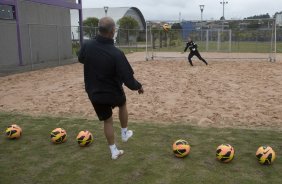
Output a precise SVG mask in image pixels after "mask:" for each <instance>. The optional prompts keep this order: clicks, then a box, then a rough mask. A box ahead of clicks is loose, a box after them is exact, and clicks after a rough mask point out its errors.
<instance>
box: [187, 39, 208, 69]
mask: <svg viewBox="0 0 282 184" xmlns="http://www.w3.org/2000/svg"><path fill="white" fill-rule="evenodd" d="M188 48H189V50H190V54H189V55H188V61H189V63H190V65H191V66H193V63H192V57H193V56H197V57H198V58H199V60H201V61H203V62H204V63H205V64H206V65H208V63H207V61H206V60H205V59H204V58H202V56H201V55H200V53H199V51H198V49H197V48H198V46H197V44H196V43H195V42H193V41H192V40H191V41H189V42H187V43H186V47H185V49H184V52H186V51H187V49H188Z"/></svg>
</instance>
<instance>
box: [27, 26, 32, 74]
mask: <svg viewBox="0 0 282 184" xmlns="http://www.w3.org/2000/svg"><path fill="white" fill-rule="evenodd" d="M27 29H28V39H29V54H30V61H31V70H33V53H32V41H31V34H30V24H27Z"/></svg>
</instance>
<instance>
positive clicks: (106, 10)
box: [104, 6, 109, 17]
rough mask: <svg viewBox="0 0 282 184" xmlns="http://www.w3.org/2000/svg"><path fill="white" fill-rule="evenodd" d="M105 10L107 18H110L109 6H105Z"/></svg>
mask: <svg viewBox="0 0 282 184" xmlns="http://www.w3.org/2000/svg"><path fill="white" fill-rule="evenodd" d="M104 10H105V17H107V16H108V10H109V7H108V6H104Z"/></svg>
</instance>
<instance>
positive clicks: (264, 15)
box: [244, 13, 270, 19]
mask: <svg viewBox="0 0 282 184" xmlns="http://www.w3.org/2000/svg"><path fill="white" fill-rule="evenodd" d="M269 18H270V15H269V14H268V13H267V14H262V15H254V16H251V17H247V18H244V19H269Z"/></svg>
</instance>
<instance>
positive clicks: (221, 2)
mask: <svg viewBox="0 0 282 184" xmlns="http://www.w3.org/2000/svg"><path fill="white" fill-rule="evenodd" d="M220 4H222V10H223V11H222V17H221V19H222V20H225V17H224V7H225V4H228V1H225V0H222V1H220Z"/></svg>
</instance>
